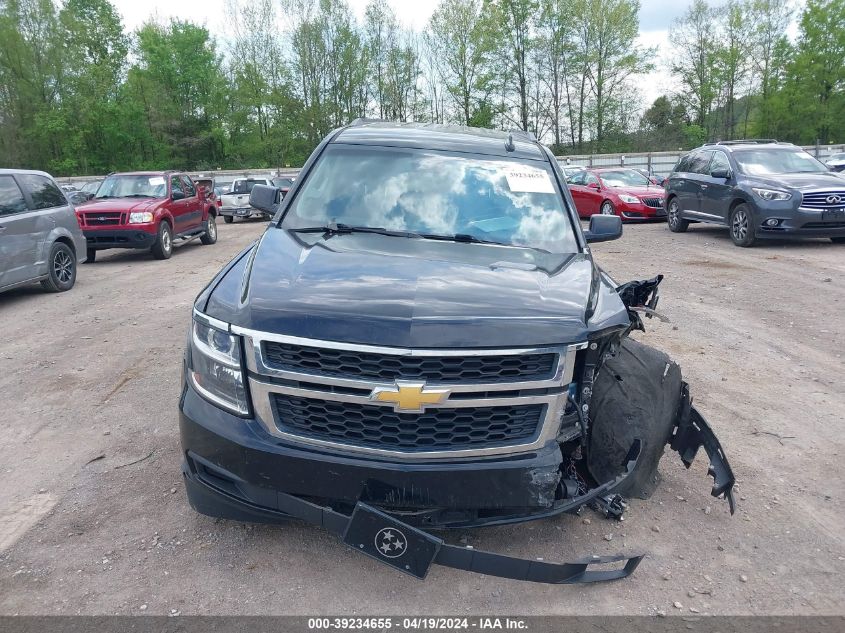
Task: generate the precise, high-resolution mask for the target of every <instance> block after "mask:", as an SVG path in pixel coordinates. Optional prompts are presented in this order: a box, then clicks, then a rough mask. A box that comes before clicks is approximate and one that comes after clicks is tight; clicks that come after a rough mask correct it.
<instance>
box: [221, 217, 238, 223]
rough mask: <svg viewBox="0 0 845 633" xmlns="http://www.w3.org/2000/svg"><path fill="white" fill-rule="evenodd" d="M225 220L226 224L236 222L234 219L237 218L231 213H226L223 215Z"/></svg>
mask: <svg viewBox="0 0 845 633" xmlns="http://www.w3.org/2000/svg"><path fill="white" fill-rule="evenodd" d="M223 221H224V222H225V223H226V224H231V223H232V222H234V221H235V218H233V217H232V216H231V215H224V216H223Z"/></svg>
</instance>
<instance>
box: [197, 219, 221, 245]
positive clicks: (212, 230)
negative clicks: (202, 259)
mask: <svg viewBox="0 0 845 633" xmlns="http://www.w3.org/2000/svg"><path fill="white" fill-rule="evenodd" d="M216 241H217V219H216V218H215V217H214V214H213V213H209V214H208V220H207V222H206V229H205V233H203V234H202V237H200V242H202V243H203V244H205V245H206V246H208V245H210V244H214V243H215V242H216Z"/></svg>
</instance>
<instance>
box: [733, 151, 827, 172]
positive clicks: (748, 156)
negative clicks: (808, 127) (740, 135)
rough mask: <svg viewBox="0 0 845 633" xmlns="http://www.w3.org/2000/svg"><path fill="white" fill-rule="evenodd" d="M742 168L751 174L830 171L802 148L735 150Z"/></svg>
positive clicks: (735, 155)
mask: <svg viewBox="0 0 845 633" xmlns="http://www.w3.org/2000/svg"><path fill="white" fill-rule="evenodd" d="M734 158H736V162H737V163H739V166H740V168H741V169H742V171H743V172H744V173H746V174H749V175H751V176H769V175H771V174H817V173H819V172H827V171H830V170H829V169H828V168H827V167H825V166H824V165H822V164H821V163H820V162H819V161H817V160H816V159H815V158H813V157H812V156H810V155H809V154H808V153H807V152H803V151H801V150H770V149H769V150H766V149H758V150H743V151H737V152H734Z"/></svg>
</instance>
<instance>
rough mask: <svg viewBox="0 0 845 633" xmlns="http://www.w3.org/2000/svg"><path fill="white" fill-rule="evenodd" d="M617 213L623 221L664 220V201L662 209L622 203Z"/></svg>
mask: <svg viewBox="0 0 845 633" xmlns="http://www.w3.org/2000/svg"><path fill="white" fill-rule="evenodd" d="M619 213H620V214H621V216H622V219H623V220H665V219H666V205H665V201H664V205H663V206H662V207H651V206H649V205H647V204H645V203H640V204H631V203H622V204H621V205H620V206H619Z"/></svg>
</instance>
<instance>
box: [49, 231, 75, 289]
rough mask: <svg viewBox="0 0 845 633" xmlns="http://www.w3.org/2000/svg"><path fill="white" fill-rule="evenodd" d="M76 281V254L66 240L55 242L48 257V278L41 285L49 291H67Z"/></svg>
mask: <svg viewBox="0 0 845 633" xmlns="http://www.w3.org/2000/svg"><path fill="white" fill-rule="evenodd" d="M75 283H76V255H74V254H73V250H72V249H71V248H70V246H68V245H67V244H65V243H64V242H55V243H54V244H53V245H52V246H51V247H50V255H49V257H48V258H47V279H42V280H41V287H42V288H44V290H46V291H47V292H65V291H66V290H70V289H71V288H73V284H75Z"/></svg>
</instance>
